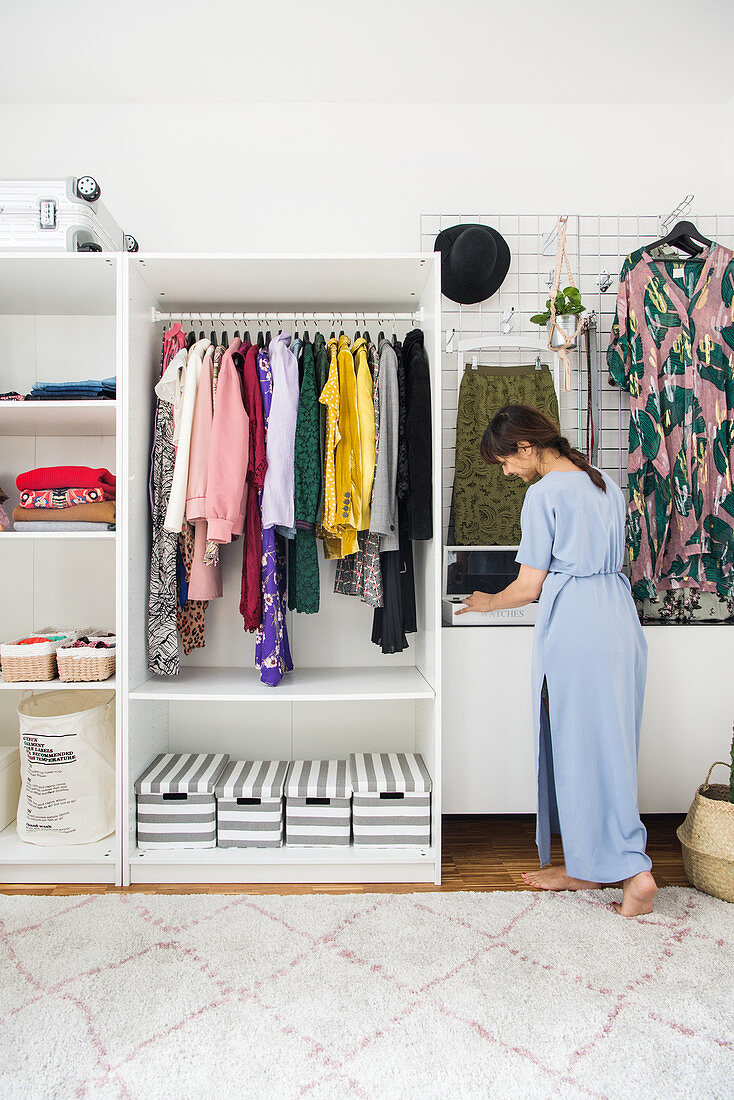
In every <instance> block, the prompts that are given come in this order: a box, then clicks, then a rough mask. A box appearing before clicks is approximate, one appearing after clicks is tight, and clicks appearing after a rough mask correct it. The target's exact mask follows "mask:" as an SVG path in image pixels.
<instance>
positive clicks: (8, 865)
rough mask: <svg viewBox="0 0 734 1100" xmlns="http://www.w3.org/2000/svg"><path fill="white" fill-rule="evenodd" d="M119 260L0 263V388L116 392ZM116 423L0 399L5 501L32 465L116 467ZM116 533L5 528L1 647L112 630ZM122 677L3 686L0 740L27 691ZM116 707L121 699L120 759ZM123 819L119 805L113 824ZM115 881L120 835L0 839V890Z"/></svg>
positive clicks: (108, 411) (103, 408)
mask: <svg viewBox="0 0 734 1100" xmlns="http://www.w3.org/2000/svg"><path fill="white" fill-rule="evenodd" d="M123 262H124V260H123V259H121V258H120V257H118V256H117V255H105V254H99V255H97V254H94V255H92V254H90V255H70V254H64V255H58V256H56V255H54V256H49V255H43V254H38V255H34V254H18V255H3V256H0V382H1V383H2V385H0V391H6V390H17V391H18V392H20V393H25V392H27V391H28V390H29V389H30V387H31V385H32V384H33V382H34V381H53V380H58V381H62V380H67V379H69V378H89V377H107V376H109V375H113V374H117V375H118V384H119V382H120V376H121V374H122V372H121V370H120V369H119V362H118V360H119V351H120V347H121V332H122V315H121V309H120V306H121V301H122V299H121V289H122V276H121V272H120V267H121V264H122V263H123ZM120 415H121V406H120V403H119V402H118V401H49V402H40V401H28V402H17V403H16V402H1V403H0V485H2V486H3V488H4V489H5V491H6V492H7V493H9V494H10V500H9V501H8V505H9V506H10V507H11V508H12V507H13V506H14V505H15V504H17V502H18V493H17V490H16V489H15V478H16V476H17V474H18V473H19V472H21V471H23V470H27V469H30V468H32V467H34V466H52V465H60V464H71V465H91V466H106V467H107V468H108V469H110V470H113V471H114V470H117V471H119V470H120V469H121V464H120V453H121V439H120V434H119V430H118V419H119V417H120ZM121 506H123V507H124V503H123V504H122V505H118V508H119V507H121ZM118 537H119V536H118V535H117V533H116V532H114V531H111V532H101V533H96V532H91V533H90V532H81V531H80V532H49V531H46V532H43V531H41V530H39V531H38V532H17V531H9V532H2V533H1V534H0V571H1V572H2V576H3V583H4V586H5V590H6V599H5V600H4V602H3V614H2V640H9V639H10V638H12V637H17V636H18V635H20V634H22V633H27V632H28V631H30V630H33V629H40V628H42V627H43V626H46V625H48V624H52V623H53V624H59V625H61V624H63V625H79V626H86V625H90V624H94V625H99V626H100V627H103V626H104V627H108V628H111V627H112V625H113V624H114V623H115V622H116V620H117V611H118V601H119V595H120V591H121V586H120V584H119V576H120V568H121V561H122V559H121V556H120V554H119V552H118V543H117V539H118ZM120 658H121V653H120V652H119V651H118V662H119V661H120ZM119 672H120V665H119V664H118V678H113V679H110V680H106V681H104V682H102V683H99V684H78V683H69V684H63V683H61V681H59V680H58V679H57V680H51V681H45V682H42V683H5V682H4V681H2V680H0V743H2V744H17V741H18V718H17V713H16V711H17V706H18V702H19V701H20V699H21V698H22V696H23V695H25V694H27V693H28V692H37V691H44V692H45V691H51V690H60V689H63V690H72V691H73V690H76V689H80V688H84V689H87V688H96V687H98V688H100V689H101V690H106V691H109V689H113V690H115V689H116V686H117V681H118V679H119ZM120 707H121V699H120V695H119V693H118V694H117V711H118V715H117V729H118V737H117V751H118V760H119V758H120V755H121V752H122V747H123V746H122V738H121V736H120V729H121V724H120ZM118 775H119V769H118ZM120 811H121V802H120V799H119V797H118V817H119V814H120ZM121 881H122V866H121V843H120V829H119V827H118V828H117V830H116V832H115V833H114V834H112V835H111V836H109V837H106V838H104V840H101V841H99V842H97V843H95V844H84V845H64V846H59V847H50V846H49V847H46V846H40V845H34V844H29V843H27V842H25V841H23V840H21V839H20V838H19V836H18V834H17V832H16V829H15V824H14V823H13V824H11V825H9V826H8V827H7V828H6V829H4V830H3V831H2V832H0V882H8V883H26V882H27V883H73V882H79V883H115V882H118V883H119V882H121Z"/></svg>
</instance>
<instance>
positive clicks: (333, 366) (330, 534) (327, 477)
mask: <svg viewBox="0 0 734 1100" xmlns="http://www.w3.org/2000/svg"><path fill="white" fill-rule="evenodd" d="M336 350H337V343H336V340H329V343H328V355H329V371H328V375H327V379H326V385H325V386H324V388H323V389H322V391H321V394H320V396H319V402H320V404H321V405H322V406H323V407H324V409H325V412H326V429H325V432H326V441H325V444H324V478H323V514H322V521H321V526H320V527H319V529H318V531H317V534H318V537H319V538H320V539H322V540H323V547H324V557H325V558H338V557H341V537H340V536H339V535H338V534H337V504H336V449H337V446H338V444H339V442H340V440H341V433H340V430H339V406H340V395H339V367H338V364H337V358H336Z"/></svg>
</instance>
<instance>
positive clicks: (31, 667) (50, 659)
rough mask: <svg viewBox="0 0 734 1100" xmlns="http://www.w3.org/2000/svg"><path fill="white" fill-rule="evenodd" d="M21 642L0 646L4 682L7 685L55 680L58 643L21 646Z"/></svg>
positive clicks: (0, 661) (36, 643) (49, 642)
mask: <svg viewBox="0 0 734 1100" xmlns="http://www.w3.org/2000/svg"><path fill="white" fill-rule="evenodd" d="M40 636H41V635H37V637H40ZM21 641H22V639H20V638H19V639H17V640H16V641H14V642H5V643H3V645H0V663H1V664H2V678H3V680H5V681H6V682H7V683H17V682H18V681H20V680H26V681H35V682H38V681H39V680H53V679H54V677H55V676H56V647H57V646H58V644H59V643H58V641H48V642H33V643H31V644H30V645H21V644H20V643H21Z"/></svg>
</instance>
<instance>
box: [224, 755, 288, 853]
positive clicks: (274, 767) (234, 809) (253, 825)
mask: <svg viewBox="0 0 734 1100" xmlns="http://www.w3.org/2000/svg"><path fill="white" fill-rule="evenodd" d="M288 767H289V762H288V761H287V760H230V762H229V764H227V767H226V768H225V769H224V771H223V772H222V774H221V776H220V778H219V782H218V783H217V785H216V788H215V792H214V793H215V794H216V798H217V847H219V848H279V847H280V846H281V844H282V843H283V790H284V788H285V779H286V775H287V774H288Z"/></svg>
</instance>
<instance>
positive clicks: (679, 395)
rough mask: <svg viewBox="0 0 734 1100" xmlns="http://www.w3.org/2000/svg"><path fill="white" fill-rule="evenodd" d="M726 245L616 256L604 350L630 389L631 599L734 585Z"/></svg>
mask: <svg viewBox="0 0 734 1100" xmlns="http://www.w3.org/2000/svg"><path fill="white" fill-rule="evenodd" d="M733 355H734V253H732V252H731V251H730V250H729V249H728V248H724V247H723V246H722V245H720V244H717V243H716V242H714V243H713V244H711V246H710V247H709V248H707V249H704V251H703V252H702V253H701V254H700V256H698V257H696V258H694V259H689V258H682V259H678V258H675V259H655V258H653V256H651V255H650V253H648V252H647V251H646V250H645V249H639V250H638V251H636V252H633V253H632V254H631V255H630V256H628V257H627V259H626V260H625V263H624V266H623V268H622V273H621V275H620V287H619V295H618V298H617V315H616V317H615V320H614V325H613V328H612V341H611V344H610V345H609V349H608V351H607V363H608V366H609V376H610V381H611V382H612V383H614V384H616V385H619V386H621V387H622V388H623V389H625V390H628V391H629V394H630V423H629V459H628V475H629V507H628V523H627V543H628V548H629V559H630V568H631V580H632V590H633V594H634V596H635V597H636V598H637V599H639V600H642V599H655V598H656V596H657V594H658V592H659V591H666V590H670V589H681V588H692V589H699V590H700V591H702V592H715V593H717V595H718V596H719V597H722V598H724V599H726V598H727V597H729V596H731V595H732V591H733V588H734V572H733V571H732V565H733V564H734V492H733V491H732V457H733V455H734V366H733V359H732V356H733Z"/></svg>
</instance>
